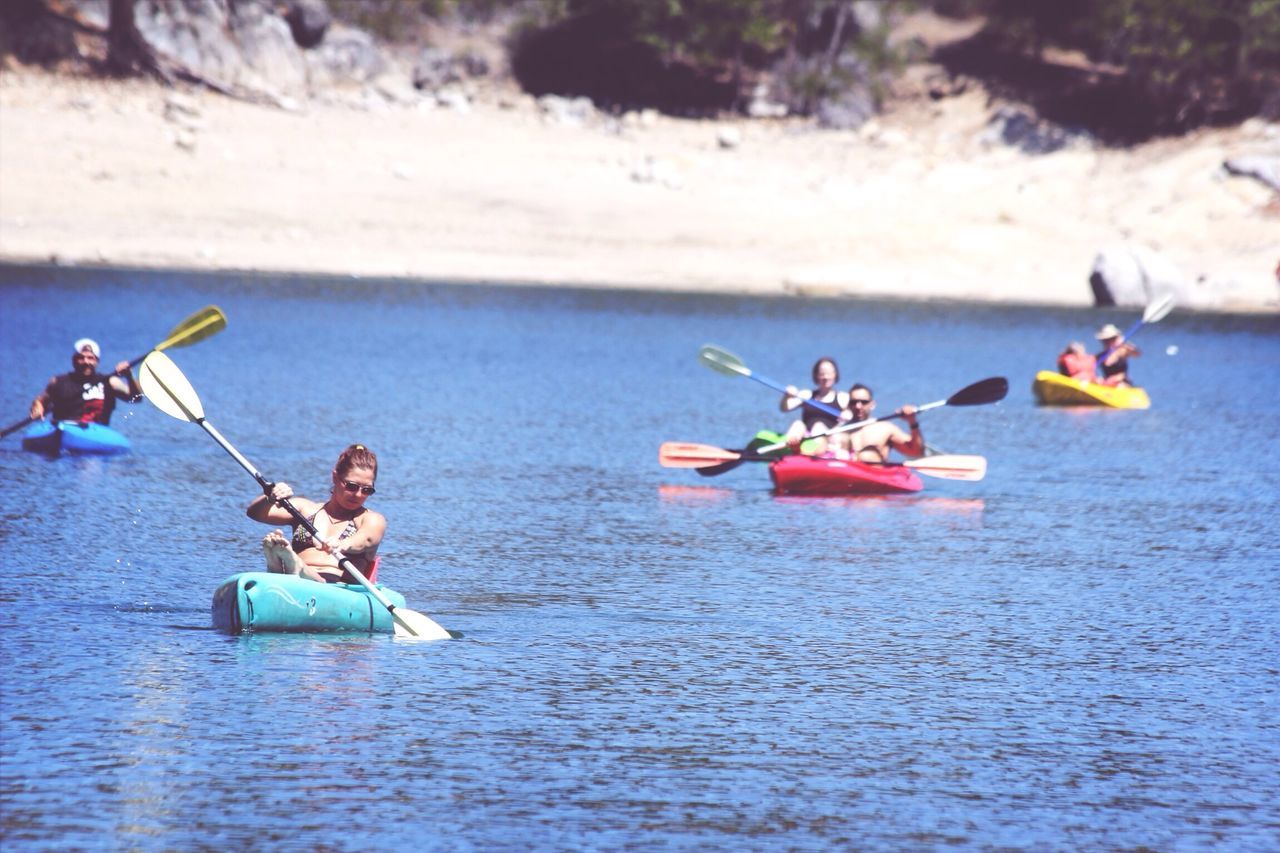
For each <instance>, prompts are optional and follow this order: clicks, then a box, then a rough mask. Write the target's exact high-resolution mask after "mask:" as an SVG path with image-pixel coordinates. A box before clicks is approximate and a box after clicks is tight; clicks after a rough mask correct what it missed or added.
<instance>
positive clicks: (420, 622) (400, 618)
mask: <svg viewBox="0 0 1280 853" xmlns="http://www.w3.org/2000/svg"><path fill="white" fill-rule="evenodd" d="M391 621H392V623H393V625H394V627H395V635H396V636H397V637H413V638H414V639H417V640H450V639H452V638H453V635H452V634H450V633H449V632H448V631H446V630H445V629H444V628H442V627H441V626H440V625H439V624H438V623H437V622H435V621H433V620H432V619H431V617H430V616H427V615H426V614H425V613H419V612H418V611H416V610H408V609H406V608H404V607H397V608H396V609H395V610H392V611H391Z"/></svg>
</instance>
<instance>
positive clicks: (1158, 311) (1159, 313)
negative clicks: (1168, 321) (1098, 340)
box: [1098, 293, 1173, 369]
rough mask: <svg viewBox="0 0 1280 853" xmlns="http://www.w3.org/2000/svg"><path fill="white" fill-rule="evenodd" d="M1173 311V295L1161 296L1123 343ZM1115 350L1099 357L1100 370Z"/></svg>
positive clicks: (1144, 312)
mask: <svg viewBox="0 0 1280 853" xmlns="http://www.w3.org/2000/svg"><path fill="white" fill-rule="evenodd" d="M1172 310H1173V294H1172V293H1166V294H1165V295H1164V296H1161V297H1160V298H1159V299H1155V300H1153V301H1152V302H1151V303H1150V304H1149V305H1147V307H1146V309H1145V310H1144V311H1143V312H1142V316H1141V317H1139V318H1138V319H1137V320H1136V321H1134V324H1133V325H1132V326H1130V327H1129V330H1128V331H1127V332H1125V333H1124V335H1123V336H1122V337H1121V338H1120V339H1121V340H1122V341H1125V342H1128V340H1129V338H1131V337H1133V336H1134V334H1136V333H1137V331H1138V330H1139V329H1141V328H1142V327H1143V325H1144V324H1146V323H1159V322H1160V321H1161V320H1163V319H1164V318H1165V317H1167V316H1169V312H1170V311H1172ZM1115 350H1116V348H1115V347H1107V349H1106V351H1104V352H1103V353H1102V355H1100V356H1098V368H1099V369H1101V368H1102V363H1103V362H1104V361H1106V360H1107V358H1108V357H1109V356H1110V355H1111V353H1113V352H1115Z"/></svg>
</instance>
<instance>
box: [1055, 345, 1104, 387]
mask: <svg viewBox="0 0 1280 853" xmlns="http://www.w3.org/2000/svg"><path fill="white" fill-rule="evenodd" d="M1097 369H1098V359H1097V358H1096V357H1094V356H1092V355H1089V352H1088V350H1086V349H1085V346H1084V343H1083V342H1082V341H1072V342H1071V343H1069V344H1067V348H1066V349H1064V350H1063V351H1062V354H1061V355H1059V356H1058V372H1059V373H1061V374H1062V375H1063V376H1069V377H1071V378H1072V379H1074V380H1076V381H1077V382H1096V381H1097V376H1096V375H1095V374H1096V371H1097Z"/></svg>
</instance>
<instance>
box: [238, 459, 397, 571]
mask: <svg viewBox="0 0 1280 853" xmlns="http://www.w3.org/2000/svg"><path fill="white" fill-rule="evenodd" d="M331 477H332V480H333V484H332V487H331V490H330V492H329V498H328V499H327V500H325V501H324V502H323V503H317V502H316V501H313V500H308V499H307V498H301V497H294V494H293V489H292V488H291V487H290V486H289V484H288V483H276V484H275V487H274V488H272V490H271V495H270V497H268V496H267V495H259V496H258V497H256V498H254V499H253V501H252V502H251V503H250V504H249V508H248V509H247V510H246V512H247V513H248V516H249V517H250V518H252V519H253V520H254V521H261V522H263V523H265V524H293V523H294V519H293V516H291V515H290V514H289V512H288V510H286V509H285V508H284V507H282V506H280V501H283V500H285V499H286V498H288V499H290V502H291V503H292V504H293V505H294V506H295V507H297V508H298V511H299V512H301V513H302V514H303V515H304V516H306V517H307V519H308V520H309V521H310V522H311V523H312V524H313V525H315V527H316V530H317V531H319V533H320V537H319V538H318V539H317V538H314V537H312V535H311V534H310V533H308V532H307V531H306V529H305V528H303V527H300V526H297V525H295V526H294V528H293V536H292V537H291V538H288V539H286V538H285V535H284V533H283V532H282V531H280V530H274V531H272V532H271V533H269V534H267V537H266V538H265V539H263V540H262V550H263V551H264V552H265V554H266V557H267V571H269V572H280V573H283V574H291V575H302V576H304V577H308V578H310V579H311V580H314V581H320V582H321V583H338V582H341V583H356V582H357V581H356V579H355V578H354V577H351V576H350V575H348V574H347V573H346V572H345V571H343V570H342V568H341V567H339V565H338V556H337V555H338V554H339V553H341V554H342V555H343V556H345V557H346V558H347V559H349V560H350V561H351V562H352V563H354V564H355V567H356V568H357V569H359V570H360V572H361V574H363V575H364V576H365V577H369V575H370V568H371V567H372V566H373V563H374V560H375V558H376V557H377V554H378V544H379V543H380V542H382V536H383V534H384V533H385V532H386V530H387V520H386V519H385V518H383V517H382V515H381V514H380V513H377V512H374V511H373V510H371V509H369V508H368V507H366V506H365V500H366V499H367V498H368V497H369V496H370V495H372V494H373V493H374V492H375V491H376V490H375V488H374V481H375V480H377V478H378V457H377V456H375V455H374V454H373V451H372V450H370V449H369V448H367V447H365V446H364V445H363V444H353V445H351V446H350V447H348V448H347V449H346V450H344V451H342V455H341V456H339V457H338V461H337V463H336V464H335V465H334V466H333V471H332V472H331Z"/></svg>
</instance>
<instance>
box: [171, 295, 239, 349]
mask: <svg viewBox="0 0 1280 853" xmlns="http://www.w3.org/2000/svg"><path fill="white" fill-rule="evenodd" d="M226 327H227V315H226V314H223V313H222V309H221V308H219V307H218V306H217V305H207V306H205V307H204V308H201V309H200V310H199V311H197V312H196V313H194V314H192V315H191V316H190V317H188V318H187V319H185V320H183V321H182V322H181V323H179V324H178V325H176V326H174V327H173V331H171V332H169V337H167V338H165V339H164V340H163V341H161V342H160V343H158V344H156V345H155V349H156V350H164V349H168V348H169V347H189V346H191V345H192V344H194V343H196V342H198V341H203V340H204V339H205V338H208V337H211V336H213V335H216V334H218V332H221V331H222V330H223V329H225V328H226Z"/></svg>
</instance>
